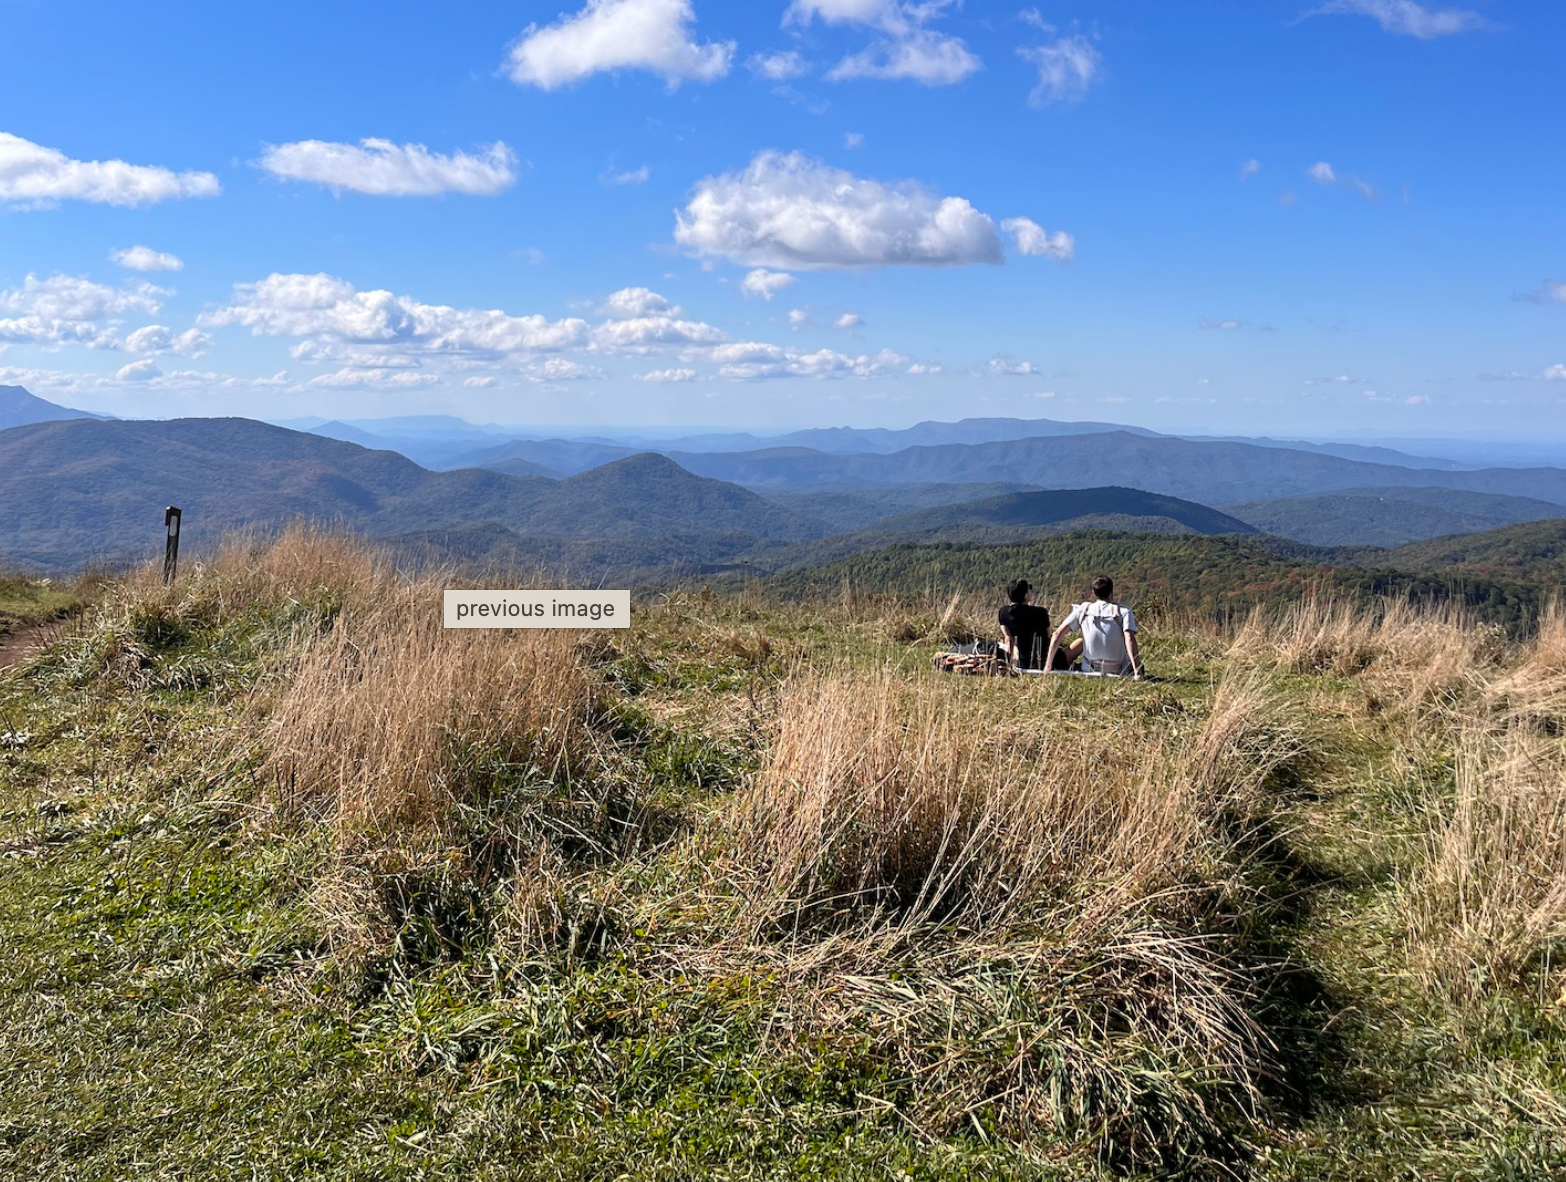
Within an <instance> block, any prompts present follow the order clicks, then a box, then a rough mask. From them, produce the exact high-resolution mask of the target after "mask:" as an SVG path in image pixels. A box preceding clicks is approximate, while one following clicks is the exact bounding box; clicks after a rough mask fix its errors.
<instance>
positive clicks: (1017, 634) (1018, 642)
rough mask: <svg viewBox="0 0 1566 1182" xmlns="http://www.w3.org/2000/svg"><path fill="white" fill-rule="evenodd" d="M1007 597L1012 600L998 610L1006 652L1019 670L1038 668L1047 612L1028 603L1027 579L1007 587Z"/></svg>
mask: <svg viewBox="0 0 1566 1182" xmlns="http://www.w3.org/2000/svg"><path fill="white" fill-rule="evenodd" d="M1006 597H1007V599H1009V600H1010V601H1011V602H1009V603H1007V604H1006V605H1005V606H1004V607H1002V608H1001V609H1000V626H1001V636H1002V637H1003V638H1004V640H1005V644H1006V652H1007V654H1008V655H1009V656H1010V657H1011V663H1012V664H1013V665H1015V666H1016V667H1017V668H1018V669H1037V668H1039V667H1040V666H1042V665H1043V663H1044V652H1045V650H1046V649H1047V648H1048V647H1049V612H1048V610H1047V609H1045V608H1042V607H1038V606H1036V605H1034V604H1033V603H1030V602H1029V600H1031V599H1032V598H1033V586H1032V584H1031V583H1029V582H1028V580H1027V579H1016V580H1014V581H1013V582H1012V583H1011V584H1010V586H1008V587H1007V588H1006Z"/></svg>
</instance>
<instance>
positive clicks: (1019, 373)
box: [985, 357, 1039, 377]
mask: <svg viewBox="0 0 1566 1182" xmlns="http://www.w3.org/2000/svg"><path fill="white" fill-rule="evenodd" d="M985 368H987V369H988V370H989V371H990V372H991V373H992V374H999V375H1004V376H1007V377H1030V376H1032V375H1034V374H1037V373H1038V372H1039V367H1038V366H1036V365H1034V364H1033V362H1031V361H1014V360H1012V359H1011V358H1010V357H992V358H990V363H989V365H988V366H986V367H985Z"/></svg>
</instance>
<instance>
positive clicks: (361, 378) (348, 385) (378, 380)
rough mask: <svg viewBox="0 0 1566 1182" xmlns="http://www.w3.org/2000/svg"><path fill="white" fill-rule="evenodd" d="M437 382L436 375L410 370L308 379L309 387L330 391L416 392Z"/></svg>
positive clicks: (353, 372) (367, 371) (342, 372)
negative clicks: (318, 387)
mask: <svg viewBox="0 0 1566 1182" xmlns="http://www.w3.org/2000/svg"><path fill="white" fill-rule="evenodd" d="M439 382H440V376H439V375H438V374H432V373H421V372H419V371H418V370H412V369H340V370H338V371H337V372H336V373H323V374H322V375H321V376H320V377H316V378H311V379H310V385H312V386H320V387H324V388H326V389H332V390H354V389H362V390H417V389H420V388H422V387H424V386H434V385H438V384H439Z"/></svg>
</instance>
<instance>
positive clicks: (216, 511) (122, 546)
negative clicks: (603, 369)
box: [0, 419, 821, 569]
mask: <svg viewBox="0 0 1566 1182" xmlns="http://www.w3.org/2000/svg"><path fill="white" fill-rule="evenodd" d="M0 503H3V504H5V505H6V506H7V509H8V512H7V514H6V515H5V516H4V517H3V518H0V553H4V554H5V555H6V556H7V558H8V559H9V560H11V561H15V562H20V563H22V564H23V565H26V566H31V567H34V568H42V569H62V568H70V567H77V566H80V565H82V564H83V563H86V562H89V561H93V560H102V561H107V562H111V563H119V562H127V561H135V560H138V559H143V558H148V557H152V556H153V555H154V554H156V553H161V549H162V537H163V531H162V521H163V507H164V506H165V505H170V504H177V505H179V506H180V507H181V508H182V509H183V510H184V511H185V518H184V521H185V544H186V546H187V548H188V547H190V546H198V547H199V546H202V545H209V544H211V543H212V542H213V541H215V540H216V539H217V538H218V537H219V536H221V535H222V534H223V533H225V532H227V531H230V530H234V529H239V528H244V527H249V526H262V527H267V526H274V525H277V524H281V523H283V522H286V521H288V520H291V519H294V518H300V517H303V518H311V519H315V520H320V521H327V522H333V523H338V524H342V525H345V526H351V527H354V528H357V529H360V530H363V531H364V532H366V533H370V534H377V535H379V534H388V533H397V532H405V531H410V530H429V529H437V528H444V527H451V526H457V525H462V524H465V523H470V522H475V521H496V522H499V523H501V524H502V525H503V526H505V527H507V528H510V529H512V530H514V531H516V532H518V533H519V534H525V535H530V534H537V535H543V536H551V537H565V538H579V539H580V538H593V537H602V538H627V537H640V538H643V539H647V540H653V541H660V542H662V541H663V540H665V539H669V540H671V541H670V542H669V543H668V544H669V546H670V550H671V558H673V559H679V558H681V555H680V553H679V552H678V545H677V544H675V542H674V541H673V540H675V539H679V538H682V537H687V536H689V535H700V536H703V537H705V538H708V539H709V540H710V539H711V538H714V537H722V538H723V539H724V541H723V542H722V543H721V544H714V545H708V544H706V543H703V545H702V546H700V547H698V549H699V550H700V552H701V553H702V555H703V556H704V557H710V555H711V553H713V552H714V550H716V551H717V552H728V553H735V552H738V551H739V550H743V549H745V548H747V547H748V546H751V545H754V544H755V543H756V541H757V540H758V539H776V540H799V539H803V538H808V537H813V536H816V535H817V534H819V533H820V532H821V531H820V528H819V527H818V526H816V525H814V523H812V522H810V521H808V520H806V519H804V518H801V517H799V516H798V515H797V514H793V513H790V512H789V511H788V510H786V509H783V508H781V507H779V506H776V505H773V504H771V503H770V502H768V501H766V500H764V499H762V498H761V497H759V496H757V495H756V494H754V493H751V492H747V491H746V490H744V489H740V488H735V487H733V486H730V485H725V484H723V483H722V482H721V481H714V480H708V479H704V478H702V477H698V476H693V475H691V474H690V473H687V472H684V471H682V470H681V469H680V468H679V467H678V466H677V465H675V464H673V463H672V462H671V461H669V460H667V459H664V458H662V457H657V456H640V457H633V458H632V459H630V460H627V461H624V462H622V463H621V464H616V465H610V466H609V467H607V468H600V469H598V470H597V471H596V472H594V473H589V474H587V475H585V476H582V477H578V478H576V479H574V480H568V481H555V480H548V479H544V478H540V477H516V476H507V475H503V474H501V473H497V472H486V471H480V470H477V469H462V470H458V471H453V472H430V471H427V470H426V469H423V468H420V467H419V466H418V465H417V464H415V463H413V462H412V461H411V460H408V459H406V458H405V457H403V456H400V455H397V454H395V453H393V452H389V451H368V450H366V449H364V448H361V447H358V446H356V445H354V444H351V443H343V442H339V441H337V440H333V439H326V438H322V437H320V436H316V435H311V434H306V433H302V432H297V431H289V430H286V429H284V428H281V427H273V426H269V425H267V424H264V423H257V422H254V421H252V420H249V419H176V420H171V421H167V422H117V421H116V422H100V421H97V420H75V421H70V422H51V423H40V424H33V425H30V426H26V427H18V428H14V429H12V430H10V431H5V432H0Z"/></svg>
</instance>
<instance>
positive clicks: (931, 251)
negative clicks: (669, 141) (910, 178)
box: [674, 151, 1004, 270]
mask: <svg viewBox="0 0 1566 1182" xmlns="http://www.w3.org/2000/svg"><path fill="white" fill-rule="evenodd" d="M676 220H677V224H676V226H675V232H674V237H675V241H677V242H678V243H680V245H682V246H685V247H688V248H690V249H691V250H693V251H695V252H696V253H698V254H702V255H720V256H723V257H725V258H728V259H731V260H733V261H734V262H737V263H742V264H745V265H748V266H765V267H779V268H784V267H786V268H792V269H794V270H813V269H820V268H828V267H875V266H897V265H905V264H910V263H917V264H922V265H926V266H943V265H961V264H967V263H999V262H1001V261H1003V258H1004V255H1003V252H1002V250H1001V243H1000V238H999V236H998V235H997V234H996V231H995V224H994V222H992V221H991V220H990V218H989V217H987V216H986V215H985V214H982V213H980V212H979V211H978V210H976V209H975V208H974V207H973V206H972V205H970V204H969V203H968V202H967V201H965V200H964V199H963V198H961V197H937V196H935V195H934V194H932V193H930V192H928V191H927V190H925V189H924V188H922V187H921V186H919V185H917V184H913V183H911V182H904V183H902V184H896V185H883V184H881V183H880V182H879V181H872V180H865V179H862V178H860V177H856V176H854V175H853V174H852V173H850V172H847V171H845V170H843V169H839V168H832V167H831V166H829V165H827V164H825V163H823V162H821V161H819V160H814V159H811V158H810V157H807V156H804V155H802V154H800V153H798V152H794V153H789V154H787V155H785V154H783V153H780V152H770V151H768V152H760V153H758V154H757V155H756V157H755V158H754V159H753V160H752V161H751V162H750V165H749V166H748V167H747V168H746V169H745V171H744V172H740V173H727V174H724V175H722V176H715V177H707V178H705V179H704V180H702V181H700V182H699V183H698V184H697V186H696V194H695V196H694V197H692V198H691V200H690V203H689V204H688V205H687V206H686V207H685V209H684V210H683V211H681V212H679V213H678V214H677V215H676Z"/></svg>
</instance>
